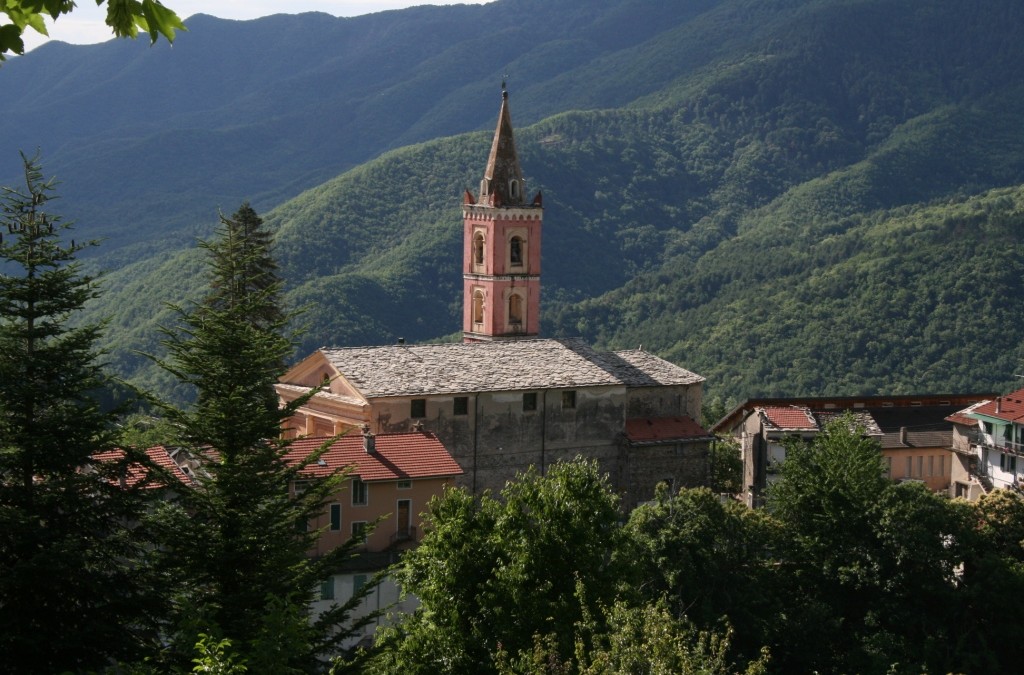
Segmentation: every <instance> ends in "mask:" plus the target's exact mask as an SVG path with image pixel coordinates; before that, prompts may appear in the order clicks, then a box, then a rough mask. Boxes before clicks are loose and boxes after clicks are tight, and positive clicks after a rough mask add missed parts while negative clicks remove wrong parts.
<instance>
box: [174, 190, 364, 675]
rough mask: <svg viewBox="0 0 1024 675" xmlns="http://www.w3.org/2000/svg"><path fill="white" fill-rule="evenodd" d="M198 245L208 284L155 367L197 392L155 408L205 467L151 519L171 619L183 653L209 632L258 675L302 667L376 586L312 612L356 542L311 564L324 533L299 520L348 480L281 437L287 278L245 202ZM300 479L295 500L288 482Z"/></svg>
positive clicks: (313, 663) (308, 666)
mask: <svg viewBox="0 0 1024 675" xmlns="http://www.w3.org/2000/svg"><path fill="white" fill-rule="evenodd" d="M201 246H202V247H203V248H204V249H205V250H206V251H207V252H208V254H209V259H210V288H209V292H208V293H207V295H206V297H205V298H204V299H203V301H202V302H201V303H200V304H199V305H198V306H196V307H194V308H193V309H192V311H190V312H186V311H184V310H182V309H180V308H179V309H178V311H179V316H180V319H181V325H180V326H178V327H177V329H166V331H165V335H166V339H165V341H164V344H165V345H166V347H167V349H168V352H169V357H168V359H167V360H165V361H161V365H163V366H164V367H165V368H166V369H167V370H168V371H170V372H171V373H172V374H174V375H175V376H177V377H178V378H179V379H180V380H181V381H182V382H184V383H186V384H188V385H191V386H192V387H193V388H194V389H195V392H196V401H195V404H194V405H193V406H192V407H191V408H189V409H185V410H180V409H177V408H175V407H173V406H170V405H167V404H164V403H160V406H161V407H162V409H163V410H164V413H165V415H166V417H167V419H168V420H169V421H170V422H171V423H172V424H174V425H175V426H176V427H177V428H178V429H179V430H180V436H181V438H182V439H183V440H184V441H185V442H186V443H187V444H188V445H189V446H190V447H191V448H192V450H193V452H195V453H196V454H198V455H199V456H202V457H204V458H205V459H206V462H205V469H206V471H207V472H208V475H207V476H204V477H201V478H200V483H201V484H200V486H199V487H198V488H197V489H195V490H187V491H184V493H183V494H182V498H181V500H180V502H179V503H176V504H172V505H166V506H165V507H164V508H163V509H162V510H161V512H160V513H159V514H158V520H159V523H160V526H161V531H162V532H163V535H164V537H163V543H164V549H163V551H164V556H165V564H166V566H167V568H168V569H169V570H172V571H173V573H174V574H176V578H177V579H178V582H179V583H180V584H181V588H182V589H183V590H182V593H181V595H180V596H179V597H177V598H175V600H176V613H175V615H174V622H173V625H172V626H171V629H172V631H173V634H174V638H173V639H174V642H175V645H176V650H177V658H178V659H179V660H181V659H184V658H185V655H186V654H187V653H188V652H189V651H190V650H191V648H192V645H194V644H195V643H196V641H197V640H198V638H199V634H200V633H205V634H208V635H210V636H212V637H213V638H215V639H217V640H220V639H227V640H228V641H229V642H230V644H231V645H232V649H233V650H234V653H235V654H236V655H237V657H238V659H239V661H240V662H242V663H244V664H245V665H246V666H247V667H249V668H250V669H252V670H258V671H260V672H307V671H309V670H312V669H315V668H316V667H317V664H318V661H317V658H318V657H320V656H322V655H325V654H329V653H331V652H332V651H333V650H334V648H335V647H336V645H337V643H338V642H340V641H341V640H342V639H344V638H345V637H346V636H347V635H348V634H349V632H350V631H352V630H355V629H357V628H359V627H361V626H362V625H363V624H364V623H365V621H366V620H363V621H361V622H360V623H358V624H356V625H355V626H350V627H348V628H347V629H346V628H345V627H343V625H342V624H343V622H344V620H345V618H346V616H347V614H348V612H349V610H350V609H351V608H352V607H354V606H355V605H357V604H358V602H359V601H360V600H361V598H362V597H364V596H365V594H366V593H369V592H370V591H371V590H372V586H370V587H364V590H363V592H362V593H361V594H357V595H356V597H355V598H353V600H352V601H351V602H349V603H346V604H345V605H342V606H335V607H334V608H333V609H332V610H330V611H327V612H325V613H323V614H321V615H320V616H319V617H317V618H316V620H313V621H311V620H310V618H309V610H308V608H309V604H310V602H311V601H312V600H313V599H314V595H313V594H314V591H315V590H316V589H317V588H318V587H319V583H320V582H321V581H322V580H323V579H325V578H327V577H328V576H329V575H330V574H332V573H333V572H334V571H336V569H337V567H338V566H339V564H340V562H341V560H342V559H344V558H345V557H347V556H348V555H349V553H350V549H351V547H353V546H354V544H355V543H354V542H350V543H349V546H347V547H342V548H339V549H337V550H335V551H333V552H331V553H330V554H328V555H325V556H322V557H320V558H316V559H313V558H310V557H308V556H307V552H308V551H309V550H310V549H311V548H313V544H314V542H315V540H316V537H318V536H319V533H318V532H316V531H309V530H307V529H306V528H305V523H308V522H309V521H310V520H312V519H313V518H314V517H315V516H316V515H317V514H319V513H321V512H322V511H323V509H324V508H325V506H324V505H325V502H326V501H327V500H328V498H329V497H330V496H332V495H333V494H335V493H336V492H337V490H338V489H339V488H340V485H341V482H342V480H343V478H344V476H342V475H334V476H330V477H328V478H325V479H307V477H306V476H303V475H302V474H301V471H302V469H303V468H304V467H305V466H307V465H308V464H309V463H311V462H315V460H316V457H317V455H316V453H314V454H313V455H312V456H309V457H304V458H298V461H295V460H296V458H290V457H289V455H288V453H289V442H288V441H286V440H282V439H280V435H281V425H282V423H283V422H284V421H285V420H287V419H288V418H290V417H291V415H292V414H293V413H294V410H295V408H296V405H295V404H292V405H289V406H285V407H283V408H282V407H278V401H277V396H276V393H275V390H274V384H275V383H276V382H277V378H278V376H279V375H280V374H281V372H283V365H282V364H283V363H284V362H285V358H286V357H287V356H288V355H289V354H290V353H291V351H292V337H291V335H290V334H289V333H288V331H287V324H288V322H289V321H290V319H291V318H292V317H290V316H289V315H288V314H286V313H285V312H283V311H282V310H281V309H280V297H279V296H280V289H281V282H280V280H279V279H278V278H277V276H276V274H275V269H276V266H275V265H274V262H273V258H272V255H271V251H270V236H269V234H268V233H267V232H266V231H265V230H264V229H263V228H262V221H260V219H259V218H258V217H257V216H256V214H255V213H254V212H253V211H252V210H251V209H250V208H249V207H248V205H243V206H242V208H240V209H239V211H238V212H237V213H235V214H234V216H233V217H232V218H230V219H229V218H222V220H221V227H220V229H219V230H218V232H217V236H216V238H215V240H213V241H211V242H205V243H203V244H201ZM303 402H305V399H301V400H300V401H297V402H296V403H298V404H300V405H301V403H303ZM323 449H326V447H325V448H323ZM300 478H301V479H302V480H303V481H304V485H305V487H306V489H305V491H304V492H302V493H301V494H299V493H298V491H294V492H293V491H291V490H290V488H289V486H290V485H293V484H294V483H295V481H297V480H299V479H300ZM297 525H298V527H297ZM370 619H371V620H372V617H370Z"/></svg>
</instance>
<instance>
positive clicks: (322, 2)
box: [23, 0, 485, 49]
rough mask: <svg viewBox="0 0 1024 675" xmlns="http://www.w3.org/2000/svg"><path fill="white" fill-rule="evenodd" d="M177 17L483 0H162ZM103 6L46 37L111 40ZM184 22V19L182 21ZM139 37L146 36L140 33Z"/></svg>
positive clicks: (58, 24) (40, 38)
mask: <svg viewBox="0 0 1024 675" xmlns="http://www.w3.org/2000/svg"><path fill="white" fill-rule="evenodd" d="M162 1H163V4H165V5H166V6H167V7H170V8H171V9H173V10H174V11H175V13H177V15H178V16H180V17H182V18H184V19H187V17H189V16H192V15H193V14H199V13H202V14H210V15H212V16H217V17H220V18H222V19H256V18H258V17H261V16H267V15H268V14H300V13H302V12H325V13H327V14H333V15H334V16H361V15H363V14H370V13H372V12H382V11H384V10H386V9H401V8H403V7H411V6H413V5H456V4H477V5H479V4H484V2H485V0H162ZM106 12H107V8H106V5H105V4H104V5H103V6H102V7H97V6H96V3H95V1H94V0H79V1H78V6H77V7H75V9H74V11H72V12H71V13H70V14H65V15H64V16H62V17H60V18H59V19H57V20H56V21H47V28H46V29H47V31H49V33H50V38H49V39H53V40H60V41H61V42H71V43H73V44H92V43H94V42H106V41H107V40H111V39H113V36H112V34H111V32H110V28H109V27H108V26H107V25H106V24H105V23H103V19H104V18H105V17H106ZM185 24H186V25H188V21H187V20H186V21H185ZM23 37H24V39H25V48H26V49H33V48H34V47H38V46H39V45H41V44H43V43H44V42H46V40H47V38H46V36H44V35H40V34H39V33H36V32H35V31H34V30H32V29H31V28H29V29H26V31H25V33H24V35H23ZM140 39H148V37H147V38H143V37H141V36H140Z"/></svg>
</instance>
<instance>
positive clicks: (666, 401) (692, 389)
mask: <svg viewBox="0 0 1024 675" xmlns="http://www.w3.org/2000/svg"><path fill="white" fill-rule="evenodd" d="M701 398H702V388H701V385H700V384H690V385H678V386H657V387H631V388H630V389H629V407H628V409H627V412H626V416H627V417H676V416H679V415H688V416H689V417H691V418H692V419H694V420H696V421H698V422H699V421H700V406H701Z"/></svg>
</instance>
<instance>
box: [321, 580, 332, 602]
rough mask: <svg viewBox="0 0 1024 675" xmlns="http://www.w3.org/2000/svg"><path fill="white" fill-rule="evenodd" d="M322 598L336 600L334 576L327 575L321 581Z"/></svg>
mask: <svg viewBox="0 0 1024 675" xmlns="http://www.w3.org/2000/svg"><path fill="white" fill-rule="evenodd" d="M320 599H321V600H334V577H327V578H326V579H324V580H323V581H321V582H320Z"/></svg>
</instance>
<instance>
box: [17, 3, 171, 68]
mask: <svg viewBox="0 0 1024 675" xmlns="http://www.w3.org/2000/svg"><path fill="white" fill-rule="evenodd" d="M103 2H104V0H96V4H97V5H101V4H103ZM74 8H75V3H74V2H72V1H70V0H6V2H4V3H3V4H2V5H0V12H2V13H4V14H6V15H7V19H8V20H9V21H10V23H5V24H0V61H3V60H4V58H5V57H6V55H7V54H12V53H13V54H24V53H25V42H24V40H23V39H22V34H24V32H25V29H26V28H32V29H33V30H35V31H36V32H37V33H41V34H43V35H48V34H49V33H47V31H46V22H45V17H47V16H48V17H50V18H51V19H54V20H56V19H58V18H60V17H61V16H64V15H65V14H70V13H71V11H72V10H73V9H74ZM107 25H108V26H110V29H111V31H112V32H113V33H114V35H116V36H117V37H130V38H135V37H137V36H138V34H139V30H142V31H144V32H146V33H149V39H150V41H151V42H156V41H157V38H158V37H159V36H160V35H163V36H164V38H166V39H167V41H168V42H174V35H175V32H176V31H179V30H188V29H187V28H185V24H183V23H182V22H181V19H179V18H178V15H177V14H175V13H174V12H173V11H171V10H170V9H168V8H166V7H164V6H163V5H162V4H161V3H160V2H158V0H107Z"/></svg>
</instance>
